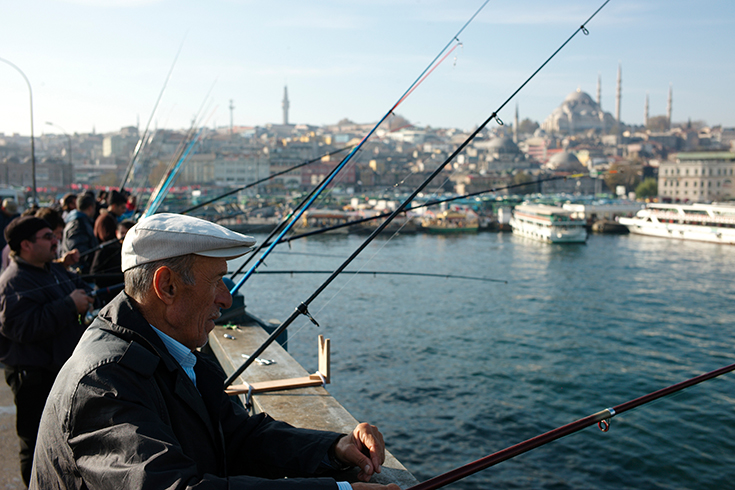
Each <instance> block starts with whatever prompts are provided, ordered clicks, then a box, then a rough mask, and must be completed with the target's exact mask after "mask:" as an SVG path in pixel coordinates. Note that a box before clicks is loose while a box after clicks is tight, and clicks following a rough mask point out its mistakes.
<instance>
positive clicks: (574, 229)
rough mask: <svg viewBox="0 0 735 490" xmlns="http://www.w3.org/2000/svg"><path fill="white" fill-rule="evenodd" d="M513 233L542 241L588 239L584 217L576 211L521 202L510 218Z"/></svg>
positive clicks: (580, 240) (560, 241)
mask: <svg viewBox="0 0 735 490" xmlns="http://www.w3.org/2000/svg"><path fill="white" fill-rule="evenodd" d="M510 226H511V227H512V228H513V233H515V234H517V235H522V236H526V237H529V238H533V239H535V240H540V241H542V242H551V243H584V242H585V241H586V240H587V230H586V229H585V221H584V218H583V217H581V216H578V215H577V213H576V212H575V211H569V210H566V209H562V208H559V207H556V206H546V205H542V204H521V205H519V206H516V207H515V209H514V210H513V217H512V218H511V219H510Z"/></svg>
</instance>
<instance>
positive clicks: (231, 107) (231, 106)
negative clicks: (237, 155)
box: [230, 99, 235, 134]
mask: <svg viewBox="0 0 735 490" xmlns="http://www.w3.org/2000/svg"><path fill="white" fill-rule="evenodd" d="M234 110H235V106H234V105H232V99H230V134H232V129H233V128H232V111H234Z"/></svg>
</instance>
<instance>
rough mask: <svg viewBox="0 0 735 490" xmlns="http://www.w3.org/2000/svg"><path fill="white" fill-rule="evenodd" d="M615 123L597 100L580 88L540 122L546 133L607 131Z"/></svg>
mask: <svg viewBox="0 0 735 490" xmlns="http://www.w3.org/2000/svg"><path fill="white" fill-rule="evenodd" d="M615 125H616V120H615V118H614V117H613V116H612V114H610V113H609V112H605V111H603V110H602V107H600V104H599V103H598V102H595V101H594V100H593V99H592V97H590V96H589V95H588V94H587V93H585V92H582V90H580V89H577V90H576V91H574V92H572V93H571V94H569V95H568V96H567V98H566V99H564V102H562V104H561V105H560V106H559V107H557V108H556V109H554V110H553V111H552V113H551V114H549V116H548V117H547V118H546V120H545V121H544V122H543V123H542V124H541V129H543V130H544V131H546V132H547V133H562V134H574V133H581V132H585V131H589V130H594V131H596V132H602V133H605V132H608V131H610V130H611V129H612V128H614V127H615Z"/></svg>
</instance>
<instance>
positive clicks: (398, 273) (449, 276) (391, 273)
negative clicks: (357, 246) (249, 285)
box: [256, 270, 508, 284]
mask: <svg viewBox="0 0 735 490" xmlns="http://www.w3.org/2000/svg"><path fill="white" fill-rule="evenodd" d="M331 273H332V271H305V270H294V271H273V270H265V271H257V272H256V274H257V275H260V274H290V275H292V276H293V275H294V274H331ZM344 273H345V274H355V275H357V274H363V275H368V276H373V277H375V276H415V277H441V278H443V279H467V280H470V281H485V282H502V283H503V284H508V281H505V280H503V279H489V278H487V277H476V276H460V275H456V274H432V273H429V272H401V271H344Z"/></svg>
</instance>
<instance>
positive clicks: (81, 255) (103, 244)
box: [79, 238, 123, 259]
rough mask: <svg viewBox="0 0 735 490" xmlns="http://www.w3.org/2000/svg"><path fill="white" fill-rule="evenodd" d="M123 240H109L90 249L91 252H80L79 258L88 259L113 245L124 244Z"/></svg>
mask: <svg viewBox="0 0 735 490" xmlns="http://www.w3.org/2000/svg"><path fill="white" fill-rule="evenodd" d="M122 240H123V239H122V238H113V239H112V240H107V241H106V242H102V243H100V244H99V245H97V246H95V247H92V248H90V249H89V250H85V251H84V252H80V253H79V258H80V259H81V258H82V257H86V256H87V255H89V254H93V253H95V252H96V251H98V250H102V249H103V248H105V247H109V246H110V245H112V244H114V243H120V242H122Z"/></svg>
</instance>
